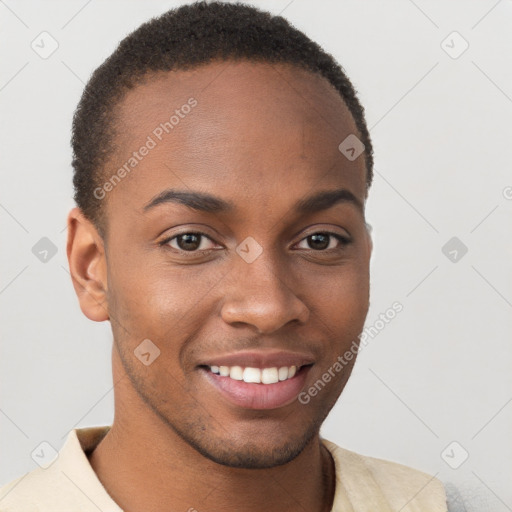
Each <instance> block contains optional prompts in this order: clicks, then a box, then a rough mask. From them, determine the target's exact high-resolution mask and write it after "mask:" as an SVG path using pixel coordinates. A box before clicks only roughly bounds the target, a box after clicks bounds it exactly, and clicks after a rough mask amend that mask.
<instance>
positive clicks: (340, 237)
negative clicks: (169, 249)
mask: <svg viewBox="0 0 512 512" xmlns="http://www.w3.org/2000/svg"><path fill="white" fill-rule="evenodd" d="M319 233H324V234H326V235H329V236H332V237H334V238H336V239H337V240H338V241H339V242H342V243H343V239H346V240H347V242H351V241H352V237H351V236H350V235H343V234H341V233H336V232H335V231H330V230H328V229H325V230H322V229H318V230H317V231H313V232H311V233H308V234H307V235H305V236H303V237H302V238H301V239H300V240H298V241H297V242H295V243H294V244H293V245H296V244H298V243H300V242H302V241H303V240H305V239H306V238H308V237H310V236H312V235H316V234H319ZM187 234H196V235H200V236H204V237H205V238H208V240H210V241H211V242H213V243H215V244H218V245H221V244H219V242H216V241H215V240H214V239H213V238H212V237H210V235H208V234H207V233H203V232H201V231H194V230H189V231H183V232H182V233H177V234H175V235H173V236H170V237H166V238H165V239H164V240H162V241H161V242H160V244H161V245H166V244H169V242H171V241H172V240H174V239H175V238H178V237H179V236H182V235H187ZM338 237H339V238H338ZM177 250H180V251H183V249H177ZM203 250H211V249H203ZM183 252H199V251H183Z"/></svg>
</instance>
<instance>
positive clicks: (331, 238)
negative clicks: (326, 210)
mask: <svg viewBox="0 0 512 512" xmlns="http://www.w3.org/2000/svg"><path fill="white" fill-rule="evenodd" d="M304 241H306V243H307V247H302V248H305V249H313V250H315V251H324V250H326V249H336V248H338V249H339V248H343V247H344V246H346V245H348V244H349V243H350V240H349V239H348V238H347V237H344V236H342V235H339V234H337V233H328V232H321V233H313V234H312V235H309V236H307V237H306V238H304V239H302V240H301V241H300V243H303V242H304Z"/></svg>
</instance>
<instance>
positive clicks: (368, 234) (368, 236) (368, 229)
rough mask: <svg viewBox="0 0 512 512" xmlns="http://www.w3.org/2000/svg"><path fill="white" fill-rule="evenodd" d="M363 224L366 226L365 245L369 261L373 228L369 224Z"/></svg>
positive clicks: (371, 250)
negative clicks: (366, 245)
mask: <svg viewBox="0 0 512 512" xmlns="http://www.w3.org/2000/svg"><path fill="white" fill-rule="evenodd" d="M365 224H366V240H367V242H366V243H367V244H368V259H369V258H370V257H371V255H372V252H373V239H372V230H373V228H372V226H371V225H370V224H368V222H366V223H365Z"/></svg>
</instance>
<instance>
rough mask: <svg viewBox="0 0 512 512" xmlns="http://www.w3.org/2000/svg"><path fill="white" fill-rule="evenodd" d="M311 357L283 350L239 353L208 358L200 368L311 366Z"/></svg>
mask: <svg viewBox="0 0 512 512" xmlns="http://www.w3.org/2000/svg"><path fill="white" fill-rule="evenodd" d="M313 363H314V359H313V357H312V356H311V355H308V354H303V353H299V352H290V351H283V350H279V351H277V350H273V351H270V350H266V351H255V350H251V351H239V352H231V353H227V354H223V355H217V356H215V357H211V358H208V359H207V360H205V361H204V362H203V363H201V364H200V366H242V367H249V368H274V367H277V368H280V367H282V366H297V367H300V366H305V365H309V364H313Z"/></svg>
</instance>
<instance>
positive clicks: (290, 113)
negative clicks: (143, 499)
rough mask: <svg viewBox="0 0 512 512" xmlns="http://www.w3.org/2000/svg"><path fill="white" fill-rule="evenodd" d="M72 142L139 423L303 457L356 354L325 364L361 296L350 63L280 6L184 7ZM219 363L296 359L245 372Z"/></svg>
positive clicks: (79, 115)
mask: <svg viewBox="0 0 512 512" xmlns="http://www.w3.org/2000/svg"><path fill="white" fill-rule="evenodd" d="M347 137H350V138H349V139H348V140H349V141H352V140H355V141H356V142H357V140H358V141H359V142H357V143H358V144H359V145H360V146H361V147H363V146H362V145H364V152H363V153H361V154H360V155H359V156H357V157H356V158H348V157H347V154H346V152H345V153H344V152H343V151H341V150H340V149H339V146H340V144H341V143H342V142H343V141H345V140H346V139H347ZM355 137H357V139H355ZM342 147H343V146H342ZM357 149H359V146H358V147H357V148H356V151H357ZM73 150H74V160H73V166H74V170H75V175H74V184H75V191H76V194H75V198H76V202H77V206H78V207H77V208H76V209H74V210H73V211H72V212H71V213H70V216H69V239H68V258H69V261H70V269H71V274H72V277H73V283H74V286H75V289H76V291H77V295H78V297H79V301H80V306H81V308H82V311H83V312H84V314H85V315H86V316H87V317H89V318H90V319H92V320H95V321H105V320H110V322H111V325H112V331H113V336H114V352H113V353H114V359H115V360H116V361H117V363H118V364H119V366H120V367H122V368H123V370H124V371H125V372H126V374H127V375H128V377H129V382H130V388H131V390H132V391H133V392H134V393H136V395H137V396H138V397H139V398H140V399H141V403H143V404H144V407H143V409H142V411H140V410H139V411H137V414H133V415H132V416H131V418H132V421H137V418H139V417H140V415H141V414H142V415H146V416H147V417H148V418H149V417H150V418H153V421H155V422H159V423H160V424H161V425H164V426H165V428H168V429H169V432H172V433H173V435H175V434H177V435H178V436H179V437H180V438H181V439H182V440H183V442H185V443H187V444H188V445H189V446H191V447H192V448H194V449H195V450H196V451H197V452H199V453H200V454H202V455H204V456H205V457H207V458H208V459H210V460H213V461H215V462H218V463H220V464H224V465H227V466H234V467H245V468H263V467H272V466H277V465H280V464H284V463H286V462H288V461H290V460H292V459H293V458H295V457H296V456H297V455H298V454H300V453H301V451H302V450H303V449H304V448H305V447H306V446H307V445H308V443H309V442H310V441H311V439H313V437H314V436H315V435H316V434H318V431H319V428H320V426H321V424H322V422H323V420H324V419H325V417H326V416H327V414H328V413H329V411H330V409H331V408H332V407H333V405H334V403H335V402H336V400H337V398H338V397H339V395H340V393H341V392H342V390H343V388H344V386H345V384H346V382H347V380H348V378H349V376H350V373H351V371H352V367H353V364H354V362H355V358H353V359H352V360H351V361H347V362H346V364H344V365H343V367H342V369H341V370H339V371H336V372H335V373H334V375H333V371H332V367H333V365H334V364H335V363H336V361H337V360H338V356H340V355H342V354H344V353H345V352H346V351H347V350H348V349H349V348H350V347H352V346H353V344H354V342H357V340H358V336H359V334H360V333H361V331H362V329H363V325H364V321H365V318H366V314H367V311H368V306H369V261H370V255H371V239H370V235H369V233H368V230H367V225H366V222H365V213H364V208H365V201H366V198H367V193H368V189H369V186H370V184H371V180H372V165H373V159H372V148H371V142H370V139H369V135H368V131H367V128H366V124H365V120H364V112H363V109H362V107H361V106H360V104H359V102H358V100H357V97H356V93H355V91H354V89H353V87H352V85H351V83H350V81H349V79H348V78H347V77H346V76H345V74H344V72H343V70H342V68H341V67H340V66H339V65H338V64H337V63H336V62H335V61H334V59H333V58H332V57H331V56H330V55H328V54H326V53H325V52H323V50H321V49H320V47H318V45H316V44H315V43H313V42H312V41H310V40H309V39H308V38H307V37H306V36H305V35H304V34H302V33H301V32H299V31H298V30H296V29H294V28H293V27H291V26H290V25H289V24H288V23H287V22H286V21H285V20H284V19H282V18H280V17H273V16H271V15H270V14H267V13H263V12H261V11H258V10H256V9H254V8H252V7H248V6H244V5H235V4H220V3H199V4H192V5H188V6H184V7H181V8H180V9H177V10H175V11H170V12H168V13H166V14H164V15H163V16H161V17H159V18H156V19H153V20H151V21H150V22H148V23H146V24H144V25H142V26H141V27H140V28H139V29H137V30H136V31H135V32H134V33H132V34H131V35H129V36H128V37H127V38H126V39H124V40H123V41H122V42H121V43H120V45H119V47H118V48H117V50H116V51H115V52H114V54H113V55H112V56H111V57H109V58H108V59H107V60H106V61H105V62H104V63H103V64H102V65H101V66H100V67H99V68H98V69H97V70H96V71H95V73H94V74H93V76H92V78H91V80H90V81H89V83H88V84H87V86H86V88H85V91H84V94H83V96H82V99H81V101H80V104H79V106H78V109H77V112H76V114H75V118H74V125H73ZM353 153H354V152H352V156H353ZM356 154H358V151H357V153H356ZM349 155H350V154H349ZM148 340H150V341H148ZM223 363H225V364H223ZM217 366H229V367H235V366H241V367H242V368H243V367H256V368H269V367H272V368H273V367H286V366H298V367H300V368H299V371H298V372H297V374H296V376H295V377H293V378H289V379H287V380H284V381H282V382H280V383H276V384H262V383H261V384H254V383H253V384H245V383H244V384H241V383H240V382H239V381H237V380H236V379H230V378H229V377H221V376H220V375H216V371H217V370H216V367H217ZM212 367H213V368H212ZM329 369H331V371H330V374H331V376H332V378H330V379H328V380H329V382H328V384H327V385H325V387H323V389H322V390H321V391H320V392H319V393H318V394H317V395H316V396H315V397H314V398H313V399H311V400H309V401H308V403H307V404H305V403H303V401H299V400H298V399H297V396H298V394H299V391H304V390H307V389H309V388H310V387H311V386H313V385H314V384H315V383H316V382H318V381H319V380H322V379H323V381H324V382H325V380H326V379H325V378H323V376H324V374H325V373H326V372H328V371H329ZM235 373H236V371H235ZM256 373H257V372H256ZM267 373H268V375H271V374H272V375H273V373H272V371H270V372H267ZM260 375H261V372H260ZM244 386H245V387H244ZM254 386H258V390H257V391H256V392H255V393H253V392H252V391H251V390H250V389H251V387H254ZM262 390H263V391H262ZM122 398H123V397H122V396H118V395H116V401H117V400H118V399H119V400H122ZM127 416H129V417H130V414H129V413H127Z"/></svg>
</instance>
